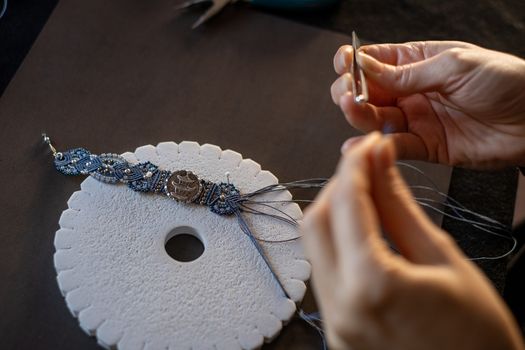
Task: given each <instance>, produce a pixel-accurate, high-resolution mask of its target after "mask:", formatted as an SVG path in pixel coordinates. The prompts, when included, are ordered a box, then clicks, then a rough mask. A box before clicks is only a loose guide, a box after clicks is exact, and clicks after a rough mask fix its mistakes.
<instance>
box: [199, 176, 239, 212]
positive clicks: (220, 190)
mask: <svg viewBox="0 0 525 350" xmlns="http://www.w3.org/2000/svg"><path fill="white" fill-rule="evenodd" d="M240 199H241V193H240V192H239V190H238V189H237V188H236V187H235V186H234V185H232V184H229V183H224V182H221V183H219V184H213V185H212V187H211V189H210V192H209V195H208V198H207V201H206V205H207V206H208V207H209V208H210V210H211V211H212V212H214V213H215V214H219V215H232V214H233V213H235V212H236V211H238V210H239V201H240Z"/></svg>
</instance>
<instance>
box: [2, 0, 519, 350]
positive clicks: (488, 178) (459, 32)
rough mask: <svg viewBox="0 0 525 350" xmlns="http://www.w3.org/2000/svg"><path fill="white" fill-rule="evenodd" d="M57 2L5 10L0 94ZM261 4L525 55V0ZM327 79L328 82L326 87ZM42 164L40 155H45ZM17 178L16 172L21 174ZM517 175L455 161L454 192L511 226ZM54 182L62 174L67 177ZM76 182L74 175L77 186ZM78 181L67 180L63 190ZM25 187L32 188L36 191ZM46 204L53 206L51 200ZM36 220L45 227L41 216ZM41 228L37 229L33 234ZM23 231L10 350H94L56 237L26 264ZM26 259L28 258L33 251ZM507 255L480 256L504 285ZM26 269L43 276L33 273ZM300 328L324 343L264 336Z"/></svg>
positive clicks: (7, 324)
mask: <svg viewBox="0 0 525 350" xmlns="http://www.w3.org/2000/svg"><path fill="white" fill-rule="evenodd" d="M0 1H1V0H0ZM56 4H57V1H55V0H39V1H36V0H19V1H14V0H12V1H10V2H9V7H8V9H7V13H6V15H5V17H4V18H1V19H0V94H2V93H3V92H4V91H5V89H6V88H7V86H8V85H9V83H10V81H11V80H12V78H13V77H14V76H15V73H16V72H17V70H18V69H19V67H20V66H21V64H22V62H23V61H24V58H25V57H26V54H27V53H28V52H29V50H30V49H31V47H32V45H33V43H34V41H35V39H36V38H37V37H38V35H39V33H40V31H41V30H42V28H43V27H44V25H45V24H46V21H47V19H48V17H49V16H50V14H51V13H52V11H53V9H54V8H55V6H56ZM248 6H249V5H246V4H236V5H234V7H235V8H236V9H235V13H234V15H235V16H242V12H243V8H244V7H248ZM256 11H261V12H263V13H266V14H270V15H273V16H279V17H282V18H286V19H289V20H292V21H297V22H301V23H304V24H307V25H310V26H315V27H320V28H323V29H328V30H332V31H336V32H340V33H344V34H347V35H348V34H350V33H351V31H352V30H355V31H356V32H357V33H358V34H359V35H360V37H361V38H362V39H364V41H365V42H374V43H375V42H377V43H380V42H405V41H416V40H461V41H467V42H471V43H474V44H477V45H480V46H483V47H487V48H491V49H495V50H500V51H505V52H509V53H511V54H514V55H517V56H520V57H525V2H523V1H520V0H515V1H483V2H471V1H467V0H461V1H438V0H431V1H424V2H423V1H381V0H370V1H341V2H340V3H339V4H338V5H336V6H334V7H331V8H328V9H325V10H322V11H315V12H308V11H305V12H282V11H276V10H271V9H257V10H256ZM199 14H200V12H197V11H195V12H194V13H193V16H194V19H196V17H197V15H199ZM230 15H231V14H230ZM220 16H221V14H219V17H220ZM93 20H96V19H93ZM330 61H331V57H329V58H327V62H330ZM311 69H316V67H311ZM328 88H329V87H328V86H327V87H326V89H327V90H328ZM0 112H1V111H0ZM0 123H2V124H1V125H2V126H1V128H4V127H5V126H6V125H11V124H10V123H7V122H6V120H0ZM4 133H24V130H15V129H13V130H4ZM0 147H1V149H2V156H1V158H0V162H1V163H2V164H3V165H4V166H3V169H4V171H7V172H14V171H21V170H20V169H14V167H13V166H12V165H11V164H9V162H8V161H7V160H8V159H9V157H8V152H10V144H9V143H7V142H6V140H5V139H2V140H1V144H0ZM33 148H34V152H35V154H36V153H38V152H39V150H38V147H37V146H36V142H35V146H34V147H33ZM36 166H41V164H40V163H38V164H36ZM23 171H27V169H25V170H22V172H23ZM4 179H7V178H6V177H2V182H3V188H2V191H3V192H4V187H6V186H10V185H9V184H8V183H6V181H4ZM11 179H16V176H14V177H12V178H11ZM517 179H518V174H517V171H516V170H515V169H505V170H501V171H491V172H479V171H473V170H467V169H460V168H455V169H454V170H453V173H452V178H451V182H450V187H449V195H450V196H451V197H453V198H455V199H456V200H458V201H460V202H461V203H463V204H464V205H465V206H466V207H468V208H469V209H472V210H474V211H477V212H479V213H481V214H483V215H486V216H489V217H491V218H494V219H496V220H498V221H500V222H502V223H504V224H506V225H509V226H510V225H511V223H512V218H513V209H514V201H515V193H516V186H517ZM52 181H55V182H57V183H58V182H60V180H52ZM78 183H79V182H76V185H77V186H78ZM72 188H73V187H72V186H69V187H68V188H67V189H64V192H67V191H68V190H70V189H72ZM22 195H23V196H24V195H25V196H31V193H29V194H27V193H26V194H22ZM40 195H44V196H48V195H50V191H46V190H42V193H40ZM12 200H13V199H12V198H7V201H6V200H5V199H4V200H3V203H2V211H3V212H6V211H8V212H9V213H13V215H12V216H10V217H7V216H6V215H2V216H1V218H2V226H6V224H7V222H8V221H9V222H10V226H9V227H13V225H16V221H17V220H25V218H24V215H25V214H26V213H23V212H17V211H16V208H15V209H13V207H17V204H16V203H14V202H12ZM41 205H45V204H41ZM8 208H9V209H8ZM43 212H44V213H47V214H50V213H55V211H53V208H51V207H50V208H46V210H45V211H43ZM57 218H58V217H57ZM32 220H40V219H39V218H33V219H32ZM13 222H15V224H13ZM32 227H33V228H38V222H37V223H35V224H34V225H33V226H32ZM442 227H443V228H444V229H445V230H447V231H448V232H450V233H451V234H452V235H453V236H454V237H455V238H456V240H457V241H458V242H459V244H460V246H461V247H462V248H463V249H464V250H465V252H466V253H467V254H468V255H472V256H474V255H475V256H483V255H497V254H498V253H500V252H501V249H500V248H501V247H494V245H493V244H494V241H493V240H490V239H489V240H479V239H478V237H479V233H478V232H477V231H476V230H475V229H473V228H472V227H470V226H469V225H466V224H461V223H458V222H456V221H454V220H451V219H448V218H444V220H443V225H442ZM38 233H39V232H33V234H38ZM17 234H27V233H16V232H13V231H9V230H8V231H7V232H4V233H3V234H2V236H3V243H2V245H0V280H2V281H4V280H9V284H8V285H9V286H10V288H7V289H6V288H0V314H1V315H2V318H1V320H0V339H2V340H1V341H2V344H3V345H2V346H1V347H2V348H3V349H15V348H16V349H33V348H34V349H47V348H58V347H60V348H63V349H66V348H69V346H68V344H71V343H73V344H74V345H75V348H77V349H96V348H97V346H96V343H95V341H94V339H93V338H89V337H87V336H86V335H85V334H84V333H83V332H82V331H81V329H80V328H79V327H78V324H77V320H76V319H74V318H73V317H71V315H70V314H69V313H68V311H67V309H66V307H65V304H64V301H63V299H62V297H61V296H60V292H59V290H58V288H56V286H55V285H54V278H55V272H54V269H53V266H52V259H51V256H52V252H53V250H52V241H53V238H52V236H51V235H50V236H48V237H39V238H38V239H35V244H34V245H33V246H30V247H31V249H32V250H31V254H32V257H33V258H34V262H33V265H32V266H31V267H30V268H28V267H27V264H21V263H20V262H19V261H12V260H7V259H6V258H3V257H2V256H8V254H7V252H8V251H9V250H10V249H11V246H12V245H16V241H17V240H18V237H17V236H16V235H17ZM40 234H41V232H40ZM44 241H45V242H46V243H45V249H42V250H40V248H39V247H38V246H37V243H38V242H44ZM38 244H39V243H38ZM4 253H5V254H4ZM22 258H23V259H27V258H28V257H27V254H26V255H23V256H22ZM507 262H508V260H507V259H502V260H499V261H481V262H477V263H478V264H479V266H480V267H481V268H482V269H483V270H484V272H485V273H486V274H487V276H488V277H489V278H490V279H491V280H492V282H493V283H494V285H495V286H496V288H497V289H498V290H499V291H502V290H503V288H504V281H505V266H506V264H507ZM10 264H15V265H17V266H24V267H23V268H24V269H25V270H24V271H21V270H17V269H16V268H11V267H10V266H11V265H10ZM28 269H31V271H28ZM27 276H36V277H37V278H35V279H34V280H27V278H28V277H27ZM42 286H46V287H45V288H44V287H42ZM32 291H38V292H39V293H40V294H38V295H35V294H34V293H33V292H32ZM307 298H310V303H312V301H311V299H312V296H311V295H308V296H307ZM57 307H60V308H59V309H57ZM286 333H287V334H286ZM290 334H291V335H290ZM297 337H302V338H301V340H300V342H303V343H304V344H318V345H320V344H319V340H318V338H317V336H316V334H315V332H311V331H310V330H308V331H304V327H303V325H302V324H301V323H300V322H298V321H294V322H292V323H291V324H290V325H289V326H287V327H285V329H284V330H283V334H282V335H281V336H280V337H279V339H277V340H276V341H274V342H273V343H271V344H268V345H266V346H265V348H275V349H286V348H289V346H290V344H292V343H296V342H297V341H298V340H297V339H298V338H297ZM310 346H311V345H310Z"/></svg>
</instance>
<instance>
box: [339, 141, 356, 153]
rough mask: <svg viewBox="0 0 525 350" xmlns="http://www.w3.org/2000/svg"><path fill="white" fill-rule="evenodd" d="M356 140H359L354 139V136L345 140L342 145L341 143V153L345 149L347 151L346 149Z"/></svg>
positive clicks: (344, 151)
mask: <svg viewBox="0 0 525 350" xmlns="http://www.w3.org/2000/svg"><path fill="white" fill-rule="evenodd" d="M356 142H359V140H356V139H355V138H351V139H348V140H346V141H345V142H344V143H343V144H342V145H341V154H345V153H346V151H348V149H350V147H351V146H352V145H353V144H355V143H356Z"/></svg>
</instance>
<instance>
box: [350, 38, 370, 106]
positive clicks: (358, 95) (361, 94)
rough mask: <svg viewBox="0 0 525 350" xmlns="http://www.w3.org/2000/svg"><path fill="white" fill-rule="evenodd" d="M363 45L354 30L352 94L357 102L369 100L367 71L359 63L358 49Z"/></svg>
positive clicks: (351, 69)
mask: <svg viewBox="0 0 525 350" xmlns="http://www.w3.org/2000/svg"><path fill="white" fill-rule="evenodd" d="M360 47H361V42H360V41H359V38H358V37H357V34H356V33H355V31H352V48H353V50H352V51H353V55H352V65H351V67H350V71H351V73H352V94H353V95H354V101H355V102H356V103H359V104H361V103H366V102H368V86H367V84H366V77H365V73H364V72H363V69H362V68H361V66H359V63H357V50H359V48H360Z"/></svg>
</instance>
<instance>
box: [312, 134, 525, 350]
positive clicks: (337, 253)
mask: <svg viewBox="0 0 525 350" xmlns="http://www.w3.org/2000/svg"><path fill="white" fill-rule="evenodd" d="M382 228H383V229H384V230H385V231H386V234H387V236H388V239H389V240H390V241H391V242H392V243H393V244H394V245H395V246H396V248H397V250H398V251H399V252H400V254H399V255H398V254H395V253H393V252H392V251H391V250H390V248H389V246H388V244H387V243H386V241H385V240H384V239H383V238H382V235H381V229H382ZM302 231H303V237H304V244H305V247H306V251H307V253H308V255H309V257H310V260H311V263H312V268H313V274H312V278H313V287H314V292H315V294H316V296H317V300H318V302H319V304H320V310H321V313H322V316H323V319H324V326H325V330H326V331H327V336H328V342H329V345H330V346H331V348H334V349H378V350H379V349H381V350H383V349H394V350H395V349H399V350H410V349H414V350H421V349H425V350H432V349H436V350H442V349H448V350H451V349H460V350H471V349H472V350H474V349H475V350H480V349H491V350H493V349H523V343H522V340H521V336H520V333H519V331H518V329H517V326H516V324H515V322H514V320H513V319H512V317H511V315H510V313H509V311H508V309H507V308H506V307H505V306H504V304H503V302H502V300H501V299H500V298H499V296H498V295H497V293H496V292H495V290H494V289H493V288H492V287H491V285H490V284H489V282H488V281H487V280H486V279H485V278H484V277H483V275H482V274H481V273H480V271H478V269H477V268H476V267H475V266H474V265H473V264H472V263H470V262H469V261H467V260H466V257H465V256H464V255H463V254H462V253H461V252H460V251H459V249H458V248H457V246H456V245H455V244H454V242H453V241H452V240H451V239H450V238H449V236H448V235H447V234H445V233H444V232H442V231H441V230H440V229H439V228H438V227H436V226H434V225H433V224H432V223H431V222H430V221H429V219H428V218H427V217H426V216H425V214H424V213H423V212H422V210H421V209H420V208H419V206H418V205H417V204H416V203H415V202H414V201H413V199H412V197H411V195H410V192H409V190H408V188H407V186H406V185H405V184H404V182H403V180H402V178H401V176H400V174H399V173H398V170H397V168H396V167H395V166H394V147H393V144H392V140H391V139H389V138H385V137H382V136H380V134H379V133H373V134H372V135H369V136H367V137H365V138H364V139H362V140H360V141H359V142H356V143H354V144H353V145H351V146H350V147H349V149H347V150H346V152H345V154H344V155H343V157H342V159H341V162H340V164H339V167H338V170H337V173H336V174H335V176H334V177H333V178H332V180H331V181H330V183H329V185H328V186H327V187H326V188H325V189H324V190H323V191H322V193H321V194H320V195H319V198H318V200H317V201H316V202H315V203H314V204H312V205H311V206H310V207H309V208H308V209H307V212H306V214H305V217H304V222H303V225H302Z"/></svg>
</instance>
